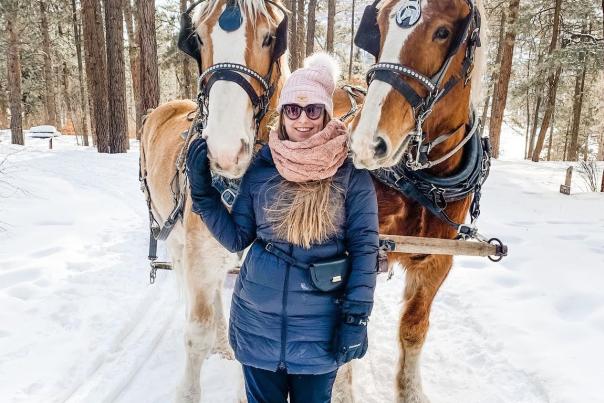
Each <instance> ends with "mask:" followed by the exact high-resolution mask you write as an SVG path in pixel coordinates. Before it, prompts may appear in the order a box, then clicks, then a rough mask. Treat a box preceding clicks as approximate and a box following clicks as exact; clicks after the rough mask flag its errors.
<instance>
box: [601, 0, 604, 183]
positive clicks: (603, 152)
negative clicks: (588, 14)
mask: <svg viewBox="0 0 604 403" xmlns="http://www.w3.org/2000/svg"><path fill="white" fill-rule="evenodd" d="M602 13H604V0H602ZM602 34H603V35H604V18H603V19H602ZM600 157H601V160H603V161H604V133H602V134H601V135H600ZM600 192H604V172H602V186H601V187H600Z"/></svg>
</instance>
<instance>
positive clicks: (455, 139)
mask: <svg viewBox="0 0 604 403" xmlns="http://www.w3.org/2000/svg"><path fill="white" fill-rule="evenodd" d="M480 15H483V16H484V15H485V14H484V12H483V9H482V5H481V4H480V2H478V4H476V3H475V0H376V1H374V2H373V4H372V5H370V6H368V7H367V8H366V10H365V14H364V16H363V20H362V22H361V25H360V27H359V29H358V34H357V37H356V38H355V42H356V43H357V45H358V46H360V47H361V48H363V49H365V50H367V51H368V52H369V53H371V54H373V55H374V56H375V58H376V64H375V65H373V66H372V67H370V69H369V71H368V82H369V88H368V91H367V96H366V100H365V104H364V107H363V109H362V111H361V113H360V114H358V115H357V116H356V118H355V119H354V120H353V122H352V132H351V151H352V153H353V161H354V163H355V165H356V166H357V167H359V168H367V169H371V170H377V171H374V172H373V173H374V177H375V181H374V182H375V186H376V191H377V196H378V206H379V216H380V233H381V234H389V235H407V236H416V237H429V238H445V239H453V238H455V237H456V236H457V235H458V231H468V232H464V233H463V234H462V235H464V236H467V237H472V236H475V235H476V234H475V233H473V232H472V226H468V225H465V224H464V220H465V218H466V215H467V213H468V211H469V212H470V215H471V217H472V220H474V219H475V218H476V217H477V215H478V214H479V212H480V210H479V208H478V207H479V205H478V201H479V199H480V187H481V185H482V183H483V181H484V180H485V179H486V175H487V174H488V167H489V158H490V156H489V152H488V143H487V142H486V141H485V140H483V139H481V138H480V134H479V133H480V131H479V130H478V127H479V125H478V120H477V118H476V117H475V116H474V113H473V110H472V100H474V99H476V98H477V96H478V94H479V93H480V80H481V73H482V68H483V63H484V56H483V53H484V52H485V48H486V46H485V44H486V42H485V40H484V37H483V36H484V33H485V30H484V24H482V26H483V28H482V29H481V21H480ZM481 42H482V47H481V46H480V45H481ZM473 196H474V198H473ZM462 224H463V225H462ZM388 262H389V264H390V265H392V264H394V263H395V262H400V263H401V264H402V265H403V267H404V268H405V270H406V283H405V290H404V295H403V299H404V306H403V310H402V312H401V320H400V328H399V346H400V349H401V354H400V360H399V363H398V372H397V375H396V386H397V391H396V401H398V402H409V403H411V402H414V403H417V402H427V401H428V399H427V397H426V396H425V395H424V393H423V390H422V384H421V377H420V354H421V350H422V347H423V344H424V341H425V338H426V334H427V331H428V323H429V315H430V308H431V305H432V301H433V299H434V297H435V295H436V292H437V291H438V289H439V288H440V286H441V284H442V283H443V281H444V280H445V278H446V276H447V274H448V272H449V270H450V269H451V266H452V262H453V260H452V257H451V256H448V255H430V254H389V256H388Z"/></svg>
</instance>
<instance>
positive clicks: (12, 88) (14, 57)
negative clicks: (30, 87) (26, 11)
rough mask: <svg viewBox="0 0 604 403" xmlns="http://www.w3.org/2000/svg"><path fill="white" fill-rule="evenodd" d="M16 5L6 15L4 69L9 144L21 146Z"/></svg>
mask: <svg viewBox="0 0 604 403" xmlns="http://www.w3.org/2000/svg"><path fill="white" fill-rule="evenodd" d="M17 10H18V5H17V4H13V5H12V7H11V9H10V10H8V13H7V15H6V36H7V38H8V51H7V57H6V69H7V73H8V74H7V78H8V89H9V93H10V94H9V104H10V130H11V143H12V144H21V145H23V144H24V142H23V116H22V113H23V110H22V105H21V96H22V94H21V61H20V57H21V56H20V50H19V39H18V37H17V27H16V26H15V24H17V21H18V11H17Z"/></svg>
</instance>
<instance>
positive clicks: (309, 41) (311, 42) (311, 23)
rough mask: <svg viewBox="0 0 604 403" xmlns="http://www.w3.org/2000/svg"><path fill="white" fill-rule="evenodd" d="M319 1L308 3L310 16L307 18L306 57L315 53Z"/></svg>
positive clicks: (314, 0) (313, 0)
mask: <svg viewBox="0 0 604 403" xmlns="http://www.w3.org/2000/svg"><path fill="white" fill-rule="evenodd" d="M316 10H317V0H310V1H309V2H308V14H307V17H306V56H308V55H311V54H312V53H313V52H314V51H315V28H316V21H315V19H316V18H317V17H316Z"/></svg>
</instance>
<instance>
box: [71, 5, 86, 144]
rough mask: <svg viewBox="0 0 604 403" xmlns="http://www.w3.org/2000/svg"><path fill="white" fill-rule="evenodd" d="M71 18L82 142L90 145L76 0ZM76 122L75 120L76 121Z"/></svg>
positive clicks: (72, 6)
mask: <svg viewBox="0 0 604 403" xmlns="http://www.w3.org/2000/svg"><path fill="white" fill-rule="evenodd" d="M71 19H72V25H73V36H74V42H75V47H76V55H77V58H78V82H79V84H80V88H79V90H80V102H79V107H78V112H79V114H80V122H79V123H80V134H81V135H82V143H83V145H84V146H88V125H87V124H86V117H87V115H88V113H87V111H88V109H87V107H86V103H87V102H86V94H85V91H84V68H83V64H82V38H81V36H80V26H79V24H78V12H77V7H76V2H75V0H71ZM74 124H75V122H74Z"/></svg>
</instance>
